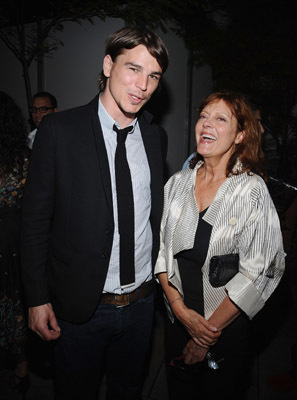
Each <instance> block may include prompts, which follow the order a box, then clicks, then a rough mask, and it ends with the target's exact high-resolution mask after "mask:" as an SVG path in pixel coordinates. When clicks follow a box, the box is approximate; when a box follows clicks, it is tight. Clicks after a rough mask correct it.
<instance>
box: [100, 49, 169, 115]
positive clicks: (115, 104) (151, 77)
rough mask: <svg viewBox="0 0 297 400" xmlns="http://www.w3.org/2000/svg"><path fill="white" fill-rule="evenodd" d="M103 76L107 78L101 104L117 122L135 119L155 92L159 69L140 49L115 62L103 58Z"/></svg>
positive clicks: (107, 57)
mask: <svg viewBox="0 0 297 400" xmlns="http://www.w3.org/2000/svg"><path fill="white" fill-rule="evenodd" d="M103 72H104V75H105V76H106V77H107V78H108V79H107V84H106V88H105V90H104V93H103V95H102V97H101V101H102V103H103V105H104V107H105V108H106V110H107V111H108V112H109V114H110V115H111V116H112V117H113V118H114V119H115V120H117V121H118V122H121V120H122V117H126V118H128V119H133V118H135V115H136V114H137V112H138V111H139V110H140V109H141V108H142V107H143V106H144V105H145V103H146V102H147V101H148V100H149V99H150V97H151V96H152V94H153V93H154V91H155V90H156V89H157V87H158V84H159V80H160V78H161V75H162V69H161V67H160V65H159V64H158V62H157V60H156V59H155V58H154V57H153V56H152V55H151V54H150V53H149V52H148V50H147V48H146V47H145V46H143V45H139V46H136V47H134V48H133V49H131V50H125V51H124V53H123V54H121V55H119V56H118V57H117V58H116V60H115V62H113V61H112V59H111V57H110V56H109V55H106V56H105V58H104V62H103Z"/></svg>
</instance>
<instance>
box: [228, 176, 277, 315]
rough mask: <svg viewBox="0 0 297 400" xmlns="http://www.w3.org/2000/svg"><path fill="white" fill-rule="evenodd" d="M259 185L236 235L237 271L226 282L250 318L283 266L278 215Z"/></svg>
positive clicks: (264, 187) (272, 286)
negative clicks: (241, 229)
mask: <svg viewBox="0 0 297 400" xmlns="http://www.w3.org/2000/svg"><path fill="white" fill-rule="evenodd" d="M259 186H260V189H259V187H258V189H259V192H258V194H257V196H255V195H253V196H252V197H251V199H253V198H255V200H254V201H255V204H254V211H253V213H252V214H251V216H250V218H249V220H248V221H247V222H246V226H245V229H244V231H243V232H242V234H241V235H240V237H239V238H238V250H239V258H240V265H239V273H238V274H237V275H235V277H234V278H233V279H231V280H230V281H229V282H228V284H227V285H226V290H227V292H228V295H229V297H230V299H231V300H232V301H233V302H234V303H235V304H236V305H237V306H238V307H239V308H240V309H242V310H243V311H244V312H245V313H246V314H247V315H248V316H249V318H253V317H254V315H256V314H257V312H258V311H260V310H261V308H262V307H263V306H264V305H265V302H266V300H267V299H268V298H269V296H270V295H271V294H272V292H273V291H274V290H275V288H276V287H277V285H278V284H279V281H280V279H281V277H282V275H283V273H284V268H285V253H284V251H283V241H282V235H281V230H280V224H279V218H278V215H277V212H276V210H275V207H274V205H273V202H272V200H271V197H270V195H269V192H268V190H267V188H266V186H265V184H264V183H262V185H259ZM252 201H253V200H252Z"/></svg>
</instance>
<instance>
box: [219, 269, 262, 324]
mask: <svg viewBox="0 0 297 400" xmlns="http://www.w3.org/2000/svg"><path fill="white" fill-rule="evenodd" d="M226 290H227V292H228V295H229V297H230V299H231V300H232V301H233V303H235V304H236V305H237V307H239V308H240V309H241V310H242V311H243V312H244V313H245V314H246V315H247V316H248V317H249V318H250V319H252V318H253V317H254V316H255V315H256V314H257V313H258V312H259V311H260V310H261V309H262V308H263V307H264V305H265V302H264V300H263V299H262V297H261V295H260V293H259V292H258V290H257V289H256V288H255V286H254V284H253V282H252V281H251V280H250V279H248V278H247V277H246V276H244V275H243V274H242V273H240V272H239V273H238V274H236V275H235V276H234V277H233V278H232V279H231V280H230V281H229V282H228V283H227V285H226Z"/></svg>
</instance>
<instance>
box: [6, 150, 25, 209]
mask: <svg viewBox="0 0 297 400" xmlns="http://www.w3.org/2000/svg"><path fill="white" fill-rule="evenodd" d="M28 165H29V160H28V159H27V158H25V163H24V166H23V174H22V176H20V173H19V172H18V171H17V169H15V173H10V174H8V175H5V176H0V207H20V205H21V200H22V197H23V190H24V185H25V182H26V177H27V171H28Z"/></svg>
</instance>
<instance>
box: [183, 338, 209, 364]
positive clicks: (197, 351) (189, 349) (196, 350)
mask: <svg viewBox="0 0 297 400" xmlns="http://www.w3.org/2000/svg"><path fill="white" fill-rule="evenodd" d="M207 351H208V348H204V347H201V346H199V345H197V344H196V343H195V342H194V340H193V339H191V340H189V341H188V343H187V344H186V346H185V348H184V350H183V354H184V355H185V364H195V363H197V362H201V361H203V360H204V358H205V356H206V353H207Z"/></svg>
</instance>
